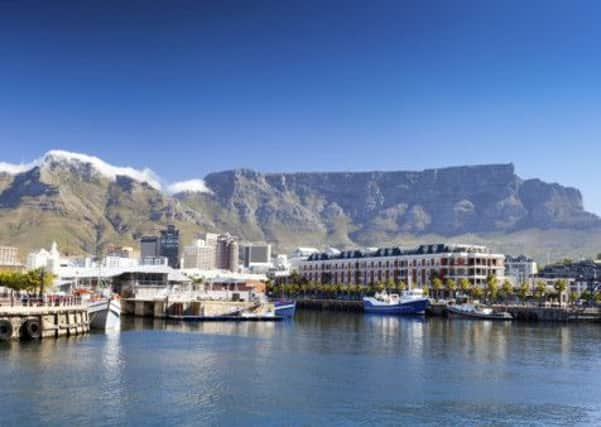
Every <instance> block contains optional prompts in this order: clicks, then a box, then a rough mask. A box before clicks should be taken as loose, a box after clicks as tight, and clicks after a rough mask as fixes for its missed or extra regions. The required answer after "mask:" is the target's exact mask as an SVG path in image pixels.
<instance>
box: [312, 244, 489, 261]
mask: <svg viewBox="0 0 601 427" xmlns="http://www.w3.org/2000/svg"><path fill="white" fill-rule="evenodd" d="M441 253H490V250H489V249H488V248H487V247H486V246H478V245H464V244H444V243H437V244H432V245H421V246H419V247H417V248H413V249H404V248H401V247H399V246H396V247H391V248H379V249H375V250H365V249H364V250H360V249H352V250H347V251H343V252H340V253H339V254H331V253H327V252H323V253H317V254H313V255H311V256H309V258H308V261H323V260H332V259H356V258H377V257H389V256H403V255H428V254H441Z"/></svg>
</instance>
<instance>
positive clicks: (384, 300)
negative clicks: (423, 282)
mask: <svg viewBox="0 0 601 427" xmlns="http://www.w3.org/2000/svg"><path fill="white" fill-rule="evenodd" d="M429 305H430V301H429V300H428V298H426V297H425V296H424V292H423V291H422V290H421V289H410V290H407V291H404V292H403V293H402V294H401V295H399V294H387V293H386V292H382V293H377V294H376V295H375V296H373V297H365V298H363V310H364V311H365V312H366V313H381V314H403V315H412V314H424V313H425V312H426V309H427V308H428V306H429Z"/></svg>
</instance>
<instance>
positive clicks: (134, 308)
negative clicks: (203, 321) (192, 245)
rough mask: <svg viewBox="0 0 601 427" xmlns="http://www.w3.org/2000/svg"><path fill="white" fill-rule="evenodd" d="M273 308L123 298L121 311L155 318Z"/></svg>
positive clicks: (212, 314) (230, 302)
mask: <svg viewBox="0 0 601 427" xmlns="http://www.w3.org/2000/svg"><path fill="white" fill-rule="evenodd" d="M270 308H273V306H272V305H271V304H262V305H261V306H260V307H256V304H254V303H252V302H246V301H214V300H173V301H172V300H165V299H161V300H154V299H139V298H138V299H134V298H132V299H124V300H122V302H121V311H122V313H123V314H124V315H129V316H136V317H153V318H157V319H161V318H166V317H168V316H170V315H173V316H203V317H213V316H222V315H226V314H228V313H231V312H232V311H236V310H252V311H254V312H261V311H265V310H268V309H270Z"/></svg>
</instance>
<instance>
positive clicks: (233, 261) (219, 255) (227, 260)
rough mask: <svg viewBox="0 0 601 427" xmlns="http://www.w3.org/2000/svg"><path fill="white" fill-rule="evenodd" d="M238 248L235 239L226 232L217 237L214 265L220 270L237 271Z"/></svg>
mask: <svg viewBox="0 0 601 427" xmlns="http://www.w3.org/2000/svg"><path fill="white" fill-rule="evenodd" d="M238 257H239V248H238V241H237V239H236V238H235V237H234V236H232V235H230V234H229V233H227V234H220V235H219V236H218V237H217V244H216V247H215V265H216V267H217V268H218V269H220V270H230V271H238Z"/></svg>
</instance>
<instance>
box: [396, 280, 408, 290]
mask: <svg viewBox="0 0 601 427" xmlns="http://www.w3.org/2000/svg"><path fill="white" fill-rule="evenodd" d="M397 287H398V288H399V292H403V291H404V290H405V289H407V283H405V282H403V281H402V280H401V281H400V282H399V284H398V285H397Z"/></svg>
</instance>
